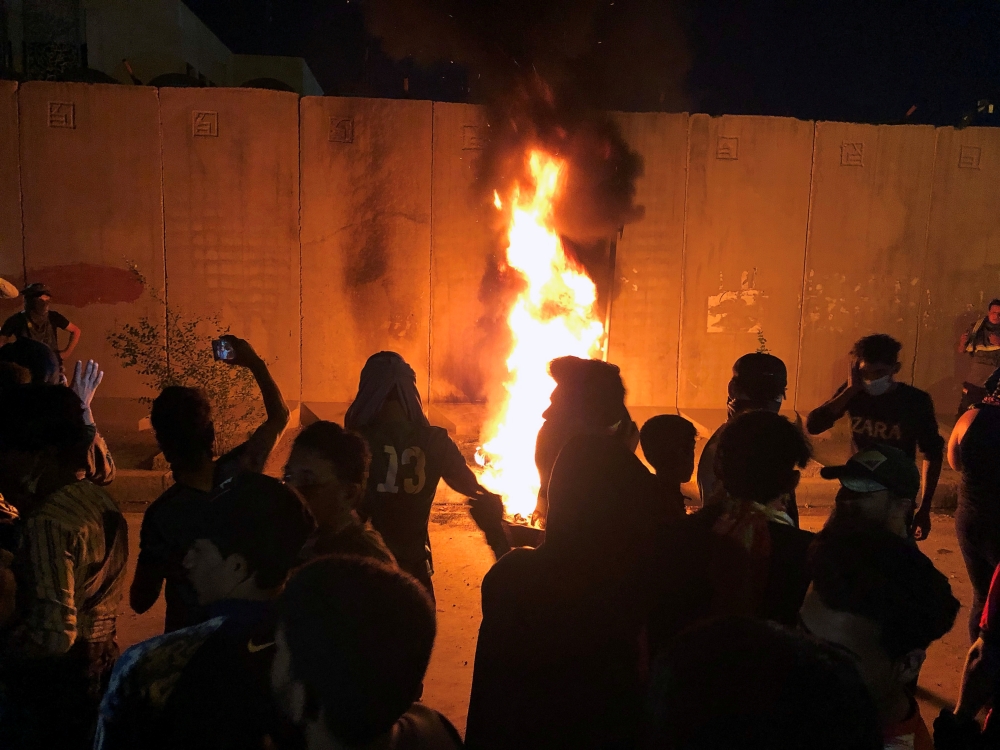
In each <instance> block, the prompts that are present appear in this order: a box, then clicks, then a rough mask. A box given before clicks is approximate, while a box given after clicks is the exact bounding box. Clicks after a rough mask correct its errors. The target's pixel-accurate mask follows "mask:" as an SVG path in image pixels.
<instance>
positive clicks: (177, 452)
mask: <svg viewBox="0 0 1000 750" xmlns="http://www.w3.org/2000/svg"><path fill="white" fill-rule="evenodd" d="M223 340H225V341H227V342H228V343H229V344H230V345H231V346H232V349H233V351H234V352H235V358H234V359H232V360H227V361H226V364H228V365H232V366H237V367H246V368H247V369H249V370H250V372H251V373H253V376H254V379H255V380H256V381H257V385H258V387H259V388H260V392H261V396H262V397H263V399H264V410H265V412H266V413H267V419H266V420H265V421H264V423H263V424H261V425H260V426H259V427H258V428H257V429H256V430H255V431H254V433H253V435H251V436H250V438H249V439H248V440H247V441H246V442H245V443H243V444H242V445H239V446H237V447H236V448H234V449H233V450H231V451H230V452H229V453H227V454H225V455H224V456H221V457H220V458H219V459H218V460H216V459H215V424H214V423H213V421H212V406H211V404H210V403H209V402H208V399H207V398H206V396H205V394H204V393H202V392H201V391H200V390H198V389H195V388H186V387H182V386H170V387H168V388H164V389H163V392H162V393H161V394H160V395H159V396H157V397H156V400H155V401H154V402H153V409H152V412H151V414H150V421H151V422H152V425H153V431H154V432H155V433H156V441H157V444H158V445H159V446H160V450H162V451H163V455H164V457H165V458H166V459H167V462H168V463H169V464H170V469H171V471H172V472H173V477H174V484H173V486H171V487H170V488H169V489H167V490H166V491H165V492H164V493H163V494H162V495H160V496H159V497H158V498H157V499H156V500H154V501H153V502H152V504H150V506H149V507H148V508H147V509H146V513H145V515H144V516H143V518H142V529H141V530H140V532H139V559H138V561H137V562H136V569H135V577H134V578H133V579H132V588H131V590H130V591H129V602H130V604H131V605H132V609H133V610H134V611H135V612H137V613H139V614H142V613H143V612H146V611H147V610H149V608H150V607H152V606H153V604H155V603H156V600H157V599H158V598H159V597H160V590H161V589H163V588H164V582H165V583H166V591H165V592H164V596H165V597H166V600H167V614H166V618H165V623H164V631H165V632H170V631H171V630H176V629H177V628H183V627H187V626H188V625H194V624H195V623H197V622H200V621H201V620H202V619H204V612H203V610H202V609H201V608H200V607H199V606H198V604H197V601H196V597H195V595H194V590H193V589H192V587H191V584H190V581H188V578H187V575H186V573H185V571H184V567H183V565H182V560H183V559H184V555H185V554H186V553H187V550H188V548H189V547H190V546H191V544H192V542H193V541H194V538H195V537H194V534H195V532H196V531H197V529H198V524H199V514H200V513H201V511H202V509H203V507H204V505H205V502H206V501H207V500H208V497H209V495H210V494H211V492H212V490H213V489H214V488H217V487H218V486H219V485H221V484H222V483H223V482H224V481H225V480H226V479H228V478H230V477H232V476H235V475H236V474H239V473H240V472H243V471H249V472H258V473H259V472H262V471H263V470H264V464H265V463H266V461H267V457H268V456H269V455H270V453H271V450H272V449H273V448H274V446H275V444H276V443H277V442H278V439H279V438H280V437H281V433H282V432H283V431H284V429H285V426H286V425H287V424H288V407H287V406H286V405H285V401H284V399H283V398H282V396H281V391H280V390H279V389H278V385H277V383H275V382H274V379H273V378H272V377H271V374H270V373H269V372H268V369H267V365H266V364H265V363H264V360H262V359H261V358H260V357H259V356H258V355H257V353H256V352H255V351H254V350H253V347H251V346H250V344H249V343H247V342H246V341H244V340H243V339H240V338H237V337H235V336H223Z"/></svg>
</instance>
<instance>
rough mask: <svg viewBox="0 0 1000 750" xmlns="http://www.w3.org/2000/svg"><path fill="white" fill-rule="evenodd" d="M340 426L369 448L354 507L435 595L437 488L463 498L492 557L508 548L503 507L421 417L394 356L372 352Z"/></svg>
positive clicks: (409, 374)
mask: <svg viewBox="0 0 1000 750" xmlns="http://www.w3.org/2000/svg"><path fill="white" fill-rule="evenodd" d="M344 427H345V428H346V429H347V430H350V431H353V432H356V433H358V434H359V435H361V436H362V437H364V438H365V440H366V441H367V442H368V447H369V448H370V449H371V454H372V461H371V468H370V470H369V475H368V476H369V479H368V486H367V489H366V491H365V496H364V498H363V499H362V501H361V503H360V507H359V508H358V511H359V515H360V516H362V517H363V519H364V520H370V521H371V523H372V526H374V527H375V530H376V531H377V532H378V533H379V534H380V535H381V536H382V539H383V540H384V541H385V543H386V546H388V547H389V551H390V552H392V555H393V557H395V558H396V562H397V563H398V564H399V567H400V568H401V569H402V570H404V571H406V572H407V573H409V574H410V575H412V576H413V577H414V578H416V579H417V580H418V581H420V583H421V584H422V585H423V586H424V588H425V589H427V591H428V593H430V594H431V596H433V595H434V586H433V584H432V583H431V576H432V575H433V565H432V558H431V548H430V537H429V536H428V534H427V523H428V521H429V520H430V513H431V504H432V503H433V502H434V495H435V494H436V493H437V487H438V482H439V481H440V480H441V479H443V480H444V481H445V483H446V484H447V485H448V486H449V487H451V488H452V489H453V490H455V491H456V492H458V493H460V494H462V495H465V496H466V497H467V498H469V505H470V510H471V512H472V518H473V520H474V521H475V522H476V524H478V526H479V528H481V529H482V530H483V531H484V532H485V534H486V541H487V543H488V544H489V545H490V548H491V549H492V550H493V553H494V554H495V555H496V556H497V557H498V558H499V557H500V556H501V555H503V554H504V553H506V552H507V551H508V550H509V549H510V544H509V543H508V541H507V537H506V534H505V532H504V530H503V526H502V524H501V519H502V518H503V501H502V500H501V499H500V496H499V495H496V494H494V493H492V492H490V491H489V490H487V489H486V488H485V487H483V486H482V485H481V484H479V481H478V480H477V479H476V475H475V474H473V473H472V469H470V468H469V466H468V464H466V463H465V458H464V457H463V456H462V453H461V451H459V449H458V446H457V445H455V442H454V441H453V440H452V439H451V438H450V437H449V436H448V431H447V430H445V429H443V428H440V427H432V426H431V425H430V423H429V422H428V421H427V417H426V416H425V415H424V410H423V405H422V404H421V401H420V393H419V392H418V391H417V376H416V373H414V372H413V368H412V367H410V366H409V365H408V364H407V363H406V361H405V360H404V359H403V358H402V357H401V356H400V355H399V354H396V353H395V352H379V353H378V354H373V355H372V356H371V357H369V358H368V361H367V362H366V363H365V366H364V369H362V370H361V381H360V383H359V385H358V395H357V396H356V397H355V399H354V401H353V403H352V404H351V406H350V408H349V409H348V410H347V414H346V415H345V417H344Z"/></svg>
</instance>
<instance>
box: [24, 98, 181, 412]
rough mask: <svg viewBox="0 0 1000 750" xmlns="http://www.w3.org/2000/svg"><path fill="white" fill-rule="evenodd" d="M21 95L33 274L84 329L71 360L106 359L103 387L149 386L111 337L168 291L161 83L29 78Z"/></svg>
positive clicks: (117, 390)
mask: <svg viewBox="0 0 1000 750" xmlns="http://www.w3.org/2000/svg"><path fill="white" fill-rule="evenodd" d="M18 97H19V105H20V159H21V185H22V195H23V201H24V204H23V205H24V209H23V210H24V238H25V240H24V246H25V256H26V260H27V268H28V280H29V281H32V282H34V281H43V282H45V283H47V284H49V286H50V287H51V288H52V292H53V307H54V309H56V310H58V311H60V312H62V313H63V314H65V315H66V317H68V318H69V319H70V320H71V321H72V322H74V323H76V324H77V325H78V326H80V328H81V329H82V331H83V336H82V338H81V341H80V345H79V347H78V348H77V349H76V351H75V352H74V355H73V359H74V360H75V359H77V358H81V359H87V358H94V359H97V360H98V361H100V363H101V365H102V366H103V367H104V370H105V373H106V376H105V381H104V385H103V386H102V393H101V395H102V396H118V397H135V396H139V395H143V394H146V393H148V390H147V388H146V387H145V386H144V385H143V381H142V379H141V377H140V376H139V375H138V374H136V373H135V371H132V370H129V371H126V370H123V369H121V368H120V367H119V366H118V365H117V361H116V360H115V358H114V356H113V354H112V350H111V348H110V347H109V346H108V344H107V339H106V336H107V334H108V332H109V331H112V330H117V329H118V328H119V327H120V325H121V324H123V323H125V322H135V321H136V320H137V319H138V318H139V317H140V316H143V315H147V316H152V317H153V318H154V319H155V318H158V317H160V316H162V314H163V312H162V305H161V304H160V303H158V302H157V301H156V300H155V299H154V298H153V297H152V296H151V295H150V292H152V293H153V294H156V295H158V296H160V298H161V299H162V292H163V224H162V220H161V216H162V214H161V205H160V145H159V126H158V115H157V92H156V90H155V89H149V88H140V87H135V86H108V85H81V84H66V83H46V82H31V83H26V84H23V85H22V86H21V87H20V89H19V91H18ZM129 262H133V263H135V265H136V267H137V268H138V270H139V272H140V273H141V274H142V275H143V276H144V277H145V279H146V282H147V284H148V285H149V289H145V290H144V289H143V286H142V284H141V282H140V281H139V280H138V278H137V277H136V275H135V274H133V273H132V272H130V271H129ZM62 336H63V338H62V339H61V344H62V345H65V343H66V341H67V340H68V339H67V338H66V337H65V334H62Z"/></svg>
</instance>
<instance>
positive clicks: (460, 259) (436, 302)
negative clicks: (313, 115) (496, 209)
mask: <svg viewBox="0 0 1000 750" xmlns="http://www.w3.org/2000/svg"><path fill="white" fill-rule="evenodd" d="M484 133H485V114H484V111H483V109H482V108H481V107H476V106H473V105H469V104H441V103H435V104H434V145H433V152H434V155H433V178H432V179H433V183H432V184H433V187H432V190H433V194H432V203H431V289H432V290H433V291H432V295H431V383H430V395H431V401H432V402H433V401H458V402H463V401H479V400H482V399H483V398H484V397H485V396H486V395H487V391H488V390H489V386H490V380H491V378H493V379H495V378H497V377H498V376H499V375H500V374H501V369H502V367H503V361H504V357H505V356H506V353H505V352H503V351H501V350H500V349H498V341H497V338H496V336H494V335H493V334H494V333H495V332H494V331H493V330H491V329H490V327H489V321H490V311H491V310H490V304H489V302H488V299H489V298H490V292H491V290H490V289H489V279H490V274H489V269H490V268H492V267H495V260H494V259H493V257H492V254H493V252H494V251H495V250H496V249H497V248H496V245H495V242H494V241H493V240H491V234H490V231H489V228H488V227H487V222H488V218H489V214H488V209H485V208H484V207H483V206H482V201H480V200H479V197H480V193H478V192H477V191H476V190H475V178H476V167H477V164H478V161H479V158H480V156H481V154H482V151H481V148H482V145H483V140H484ZM499 343H500V344H502V342H499Z"/></svg>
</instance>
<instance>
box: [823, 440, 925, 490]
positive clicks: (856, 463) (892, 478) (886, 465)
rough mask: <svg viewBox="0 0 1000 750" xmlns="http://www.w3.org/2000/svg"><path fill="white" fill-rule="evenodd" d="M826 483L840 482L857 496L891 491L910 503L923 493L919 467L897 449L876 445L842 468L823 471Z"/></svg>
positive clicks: (854, 457)
mask: <svg viewBox="0 0 1000 750" xmlns="http://www.w3.org/2000/svg"><path fill="white" fill-rule="evenodd" d="M819 473H820V476H821V477H823V478H824V479H839V480H840V483H841V484H842V485H843V486H844V487H846V488H847V489H849V490H853V491H854V492H881V491H883V490H889V491H890V492H892V493H893V494H895V495H898V496H900V497H905V498H909V499H911V500H913V499H915V498H916V497H917V493H918V492H919V491H920V472H919V471H917V465H916V463H914V461H913V460H912V459H911V458H910V457H909V456H907V455H906V454H905V453H903V451H901V450H899V449H898V448H893V447H892V446H889V445H876V446H875V447H874V448H870V449H869V450H866V451H862V452H860V453H855V454H854V455H853V456H851V458H850V460H849V461H848V462H847V463H846V464H844V465H843V466H824V467H823V468H822V469H821V470H820V472H819Z"/></svg>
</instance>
